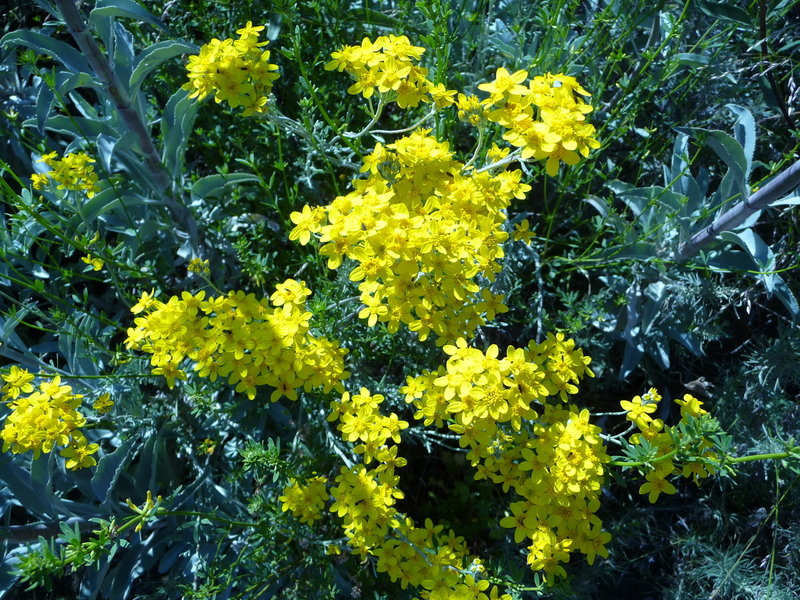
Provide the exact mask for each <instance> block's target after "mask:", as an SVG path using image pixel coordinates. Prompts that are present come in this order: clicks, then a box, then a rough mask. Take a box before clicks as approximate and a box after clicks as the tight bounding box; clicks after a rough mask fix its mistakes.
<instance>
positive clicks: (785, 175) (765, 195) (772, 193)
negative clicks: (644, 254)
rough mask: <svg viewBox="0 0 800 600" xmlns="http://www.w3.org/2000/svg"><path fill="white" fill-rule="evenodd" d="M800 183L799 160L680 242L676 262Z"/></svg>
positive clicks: (690, 254)
mask: <svg viewBox="0 0 800 600" xmlns="http://www.w3.org/2000/svg"><path fill="white" fill-rule="evenodd" d="M798 185H800V160H798V161H797V162H795V163H794V164H793V165H792V166H791V167H789V168H788V169H786V170H785V171H783V172H782V173H779V174H778V175H776V176H775V178H773V179H772V181H770V182H769V183H768V184H767V185H765V186H764V187H763V188H761V189H760V190H758V191H757V192H756V193H755V194H753V195H752V196H750V197H749V198H747V199H746V200H745V201H744V202H742V203H740V204H738V205H737V206H735V207H734V208H732V209H731V210H729V211H727V212H726V213H724V214H723V215H721V216H720V217H719V218H718V219H717V220H716V221H714V222H713V223H712V224H711V225H709V226H708V227H705V228H703V229H702V230H701V231H699V232H698V233H696V234H694V235H693V236H692V239H691V240H689V241H688V242H686V243H685V244H682V245H681V247H680V248H679V249H678V252H677V253H676V255H675V260H676V261H678V262H681V261H684V260H686V259H688V258H689V257H690V256H692V255H693V254H695V253H696V252H697V251H698V250H700V248H703V247H704V246H707V245H708V244H710V243H711V242H712V241H714V238H715V237H716V236H717V235H719V233H720V232H722V231H728V230H731V229H734V228H736V227H737V226H739V225H741V224H742V223H743V222H744V221H745V220H746V219H747V217H749V216H750V215H752V214H753V213H755V212H756V211H759V210H761V209H762V208H764V207H766V206H768V205H770V204H772V203H773V202H775V201H776V200H779V199H780V198H782V197H783V196H785V195H786V194H788V193H789V192H791V191H792V190H793V189H794V188H796V187H797V186H798Z"/></svg>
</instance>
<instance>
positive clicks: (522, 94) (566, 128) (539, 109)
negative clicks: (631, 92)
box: [478, 67, 600, 176]
mask: <svg viewBox="0 0 800 600" xmlns="http://www.w3.org/2000/svg"><path fill="white" fill-rule="evenodd" d="M527 77H528V72H527V71H522V70H520V71H517V72H515V73H509V72H508V71H507V70H506V69H504V68H502V67H501V68H499V69H497V72H496V74H495V79H494V81H492V82H490V83H483V84H481V85H479V86H478V89H480V90H482V91H484V92H488V93H489V97H488V98H486V99H485V100H483V102H482V105H483V107H484V109H485V111H486V112H485V117H486V118H487V119H488V120H489V121H493V122H495V123H499V124H500V125H501V126H502V127H504V128H505V129H507V130H508V131H506V132H505V134H503V139H504V140H506V141H507V142H509V143H510V144H511V145H513V146H516V147H518V148H521V149H522V158H523V159H527V158H531V157H533V158H535V159H537V160H539V159H541V160H546V161H547V162H546V165H545V169H546V171H547V173H548V174H549V175H551V176H553V175H555V174H556V173H557V172H558V167H559V164H560V163H561V162H565V163H567V164H569V165H574V164H577V163H578V161H579V160H580V158H579V156H578V154H581V155H583V156H584V157H585V156H588V155H589V149H591V148H599V147H600V142H598V141H597V140H596V139H595V138H594V134H595V129H594V126H592V125H591V124H589V123H586V114H588V113H589V112H591V111H592V107H591V106H590V105H588V104H587V103H585V102H584V101H583V100H582V99H581V98H580V96H581V95H582V96H589V95H590V94H589V93H588V92H587V91H586V90H584V89H583V88H582V87H581V85H580V84H579V83H578V82H577V81H576V80H575V78H574V77H570V76H568V75H563V74H558V75H552V74H550V73H548V74H546V75H543V76H536V77H534V78H533V79H531V80H530V81H529V82H528V85H522V84H523V82H524V81H525V80H526V79H527ZM576 94H578V95H576Z"/></svg>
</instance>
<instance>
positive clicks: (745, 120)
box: [725, 104, 756, 179]
mask: <svg viewBox="0 0 800 600" xmlns="http://www.w3.org/2000/svg"><path fill="white" fill-rule="evenodd" d="M725 108H727V109H728V110H729V111H731V112H732V113H734V114H735V115H736V117H737V119H736V123H734V125H733V136H734V137H735V138H736V141H737V142H739V145H740V146H741V147H742V150H743V151H744V158H745V161H747V168H746V170H745V179H749V178H750V169H752V167H753V152H755V149H756V122H755V119H753V113H751V112H750V111H749V110H748V109H746V108H745V107H744V106H739V105H738V104H726V105H725Z"/></svg>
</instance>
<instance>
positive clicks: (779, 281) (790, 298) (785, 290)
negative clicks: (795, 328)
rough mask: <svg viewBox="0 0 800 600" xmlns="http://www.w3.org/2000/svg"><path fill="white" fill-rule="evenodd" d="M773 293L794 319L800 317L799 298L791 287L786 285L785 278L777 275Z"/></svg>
mask: <svg viewBox="0 0 800 600" xmlns="http://www.w3.org/2000/svg"><path fill="white" fill-rule="evenodd" d="M772 292H773V293H774V294H775V295H776V296H777V297H778V300H780V301H781V302H782V303H783V305H784V306H785V307H786V310H788V311H789V312H790V313H791V315H792V318H793V319H796V318H797V316H798V315H800V306H798V304H797V297H796V296H795V295H794V292H792V290H791V289H789V286H788V285H786V282H785V281H784V280H783V277H781V276H780V275H778V274H776V275H775V281H774V283H773V286H772Z"/></svg>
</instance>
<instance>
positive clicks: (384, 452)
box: [328, 388, 408, 471]
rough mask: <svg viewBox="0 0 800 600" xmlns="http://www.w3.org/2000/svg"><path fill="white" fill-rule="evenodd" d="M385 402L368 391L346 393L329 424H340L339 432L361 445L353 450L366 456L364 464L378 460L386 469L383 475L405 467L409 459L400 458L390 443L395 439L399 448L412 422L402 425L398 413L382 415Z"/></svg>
mask: <svg viewBox="0 0 800 600" xmlns="http://www.w3.org/2000/svg"><path fill="white" fill-rule="evenodd" d="M383 400H384V397H383V396H382V395H381V394H374V395H372V394H370V393H369V390H367V389H366V388H361V390H360V391H359V393H358V394H353V395H352V396H351V395H350V392H345V393H344V394H342V398H341V400H335V401H334V402H332V403H331V412H330V414H329V415H328V420H329V421H338V422H339V423H338V425H337V426H336V428H337V429H338V430H339V431H340V432H341V433H342V438H343V439H344V440H345V441H346V442H351V443H358V445H357V446H356V447H355V448H354V449H353V450H354V452H355V453H356V454H363V455H364V464H366V465H368V464H370V463H371V462H372V461H373V460H376V461H378V462H379V463H382V465H383V467H382V468H381V467H378V468H379V470H381V471H385V470H386V469H387V468H389V467H391V468H392V469H394V467H402V466H405V464H406V461H405V459H404V458H398V457H397V446H392V447H391V448H389V447H388V446H387V444H386V443H387V441H388V440H390V439H391V440H392V441H393V442H394V443H395V444H399V443H400V432H401V431H402V430H403V429H406V428H407V427H408V422H407V421H401V420H400V419H399V418H398V416H397V415H396V414H395V413H392V414H391V415H389V416H388V417H386V416H384V415H381V413H380V410H379V408H378V407H379V406H380V404H381V403H382V402H383Z"/></svg>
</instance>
